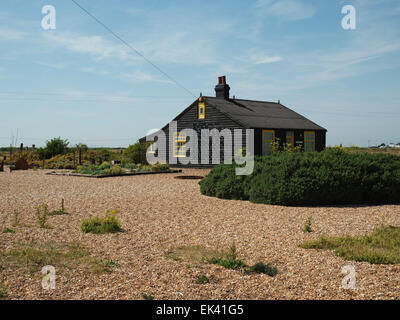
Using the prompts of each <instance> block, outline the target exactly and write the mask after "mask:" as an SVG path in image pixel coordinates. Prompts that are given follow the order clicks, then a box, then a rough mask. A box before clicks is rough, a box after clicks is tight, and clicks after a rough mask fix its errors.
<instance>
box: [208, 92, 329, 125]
mask: <svg viewBox="0 0 400 320" xmlns="http://www.w3.org/2000/svg"><path fill="white" fill-rule="evenodd" d="M203 98H204V99H205V101H206V102H207V104H209V105H210V106H213V107H215V108H216V109H217V110H218V111H220V112H221V113H223V114H225V115H227V116H229V117H230V118H232V119H233V120H234V121H236V122H238V123H239V124H241V125H243V126H244V127H248V128H265V129H268V128H270V129H302V130H325V131H326V129H325V128H323V127H321V126H319V125H317V124H316V123H314V122H312V121H311V120H308V119H307V118H305V117H303V116H302V115H300V114H298V113H297V112H294V111H293V110H291V109H289V108H287V107H285V106H284V105H282V104H280V103H276V102H267V101H253V100H243V99H229V100H226V99H221V98H216V97H203Z"/></svg>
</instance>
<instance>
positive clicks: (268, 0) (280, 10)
mask: <svg viewBox="0 0 400 320" xmlns="http://www.w3.org/2000/svg"><path fill="white" fill-rule="evenodd" d="M256 8H257V10H258V11H259V13H260V14H262V15H271V16H276V17H279V18H282V19H284V20H291V21H295V20H304V19H308V18H311V17H312V16H314V14H315V13H316V9H315V7H314V6H313V5H311V4H309V3H304V2H302V1H298V0H258V1H257V3H256Z"/></svg>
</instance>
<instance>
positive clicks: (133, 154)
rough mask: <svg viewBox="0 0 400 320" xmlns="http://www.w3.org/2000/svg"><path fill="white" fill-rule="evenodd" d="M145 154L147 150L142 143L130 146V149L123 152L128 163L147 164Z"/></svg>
mask: <svg viewBox="0 0 400 320" xmlns="http://www.w3.org/2000/svg"><path fill="white" fill-rule="evenodd" d="M145 152H146V150H145V148H144V146H143V145H142V144H141V143H139V142H136V143H135V144H133V145H130V146H129V147H128V148H126V149H125V150H124V151H123V153H122V156H123V158H124V159H125V160H126V161H128V162H133V163H145V162H146V161H145V159H144V158H145V156H144V154H145Z"/></svg>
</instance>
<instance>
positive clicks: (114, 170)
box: [74, 162, 125, 176]
mask: <svg viewBox="0 0 400 320" xmlns="http://www.w3.org/2000/svg"><path fill="white" fill-rule="evenodd" d="M74 172H75V173H80V174H90V175H93V176H94V175H113V176H118V175H122V174H124V173H125V169H123V168H121V166H119V165H114V166H111V165H110V164H109V163H107V162H103V163H102V164H101V165H100V166H96V165H84V166H78V167H77V168H76V169H75V170H74Z"/></svg>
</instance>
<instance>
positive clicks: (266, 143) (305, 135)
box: [139, 76, 327, 167]
mask: <svg viewBox="0 0 400 320" xmlns="http://www.w3.org/2000/svg"><path fill="white" fill-rule="evenodd" d="M229 90H230V87H229V85H228V84H227V83H226V79H225V76H223V77H219V78H218V84H217V85H216V87H215V92H216V96H215V97H206V96H200V98H199V99H196V101H194V102H193V103H192V104H191V105H190V106H189V107H187V108H186V109H185V110H183V111H182V112H181V113H180V114H179V115H178V116H176V117H175V118H174V119H173V121H175V122H176V124H177V130H176V133H175V134H174V137H169V124H168V125H166V126H165V127H164V128H162V130H163V131H164V133H165V134H166V140H167V141H166V148H165V151H163V152H162V153H164V154H163V155H162V156H163V157H164V158H165V159H166V162H168V163H170V164H171V163H176V162H177V161H176V160H177V159H179V158H180V159H182V158H185V157H186V153H185V151H186V150H185V143H186V142H187V140H186V136H185V134H180V132H181V130H184V129H189V128H190V129H194V130H195V131H196V132H197V136H198V140H199V144H198V163H197V164H193V163H189V164H187V165H185V166H190V167H209V166H212V162H211V154H212V151H213V150H212V147H210V151H209V158H210V161H209V162H208V163H207V164H203V163H202V161H201V160H200V159H201V146H200V144H201V130H202V129H209V130H212V129H217V130H219V131H221V130H223V129H229V130H231V131H232V136H233V130H234V129H254V154H255V155H260V156H261V155H265V156H267V155H268V154H269V153H270V152H271V149H272V144H273V143H274V142H279V144H281V145H282V144H286V146H288V145H289V146H290V147H292V148H295V147H297V148H299V147H300V148H301V149H302V150H304V151H306V152H307V151H322V150H323V149H324V148H325V144H326V132H327V130H326V129H325V128H323V127H321V126H319V125H317V124H315V123H314V122H312V121H310V120H308V119H307V118H305V117H303V116H302V115H300V114H298V113H296V112H294V111H293V110H291V109H289V108H287V107H285V106H284V105H282V104H281V103H280V102H267V101H254V100H243V99H236V98H235V97H233V98H230V96H229ZM243 132H244V134H243V146H245V143H246V141H245V130H243ZM221 140H222V142H221V145H220V146H219V148H220V157H221V158H220V162H221V163H223V162H224V159H223V157H224V146H223V139H221ZM139 141H140V143H142V144H145V145H146V147H147V151H148V152H155V153H158V152H159V151H157V148H158V147H156V145H157V141H156V140H155V141H146V137H143V138H141V139H140V140H139ZM171 143H172V144H173V145H172V146H170V144H171ZM170 150H171V151H172V152H171V151H170ZM171 156H172V157H174V158H176V159H170V158H171ZM171 160H173V161H171ZM177 166H182V164H180V163H179V161H178V164H177Z"/></svg>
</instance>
